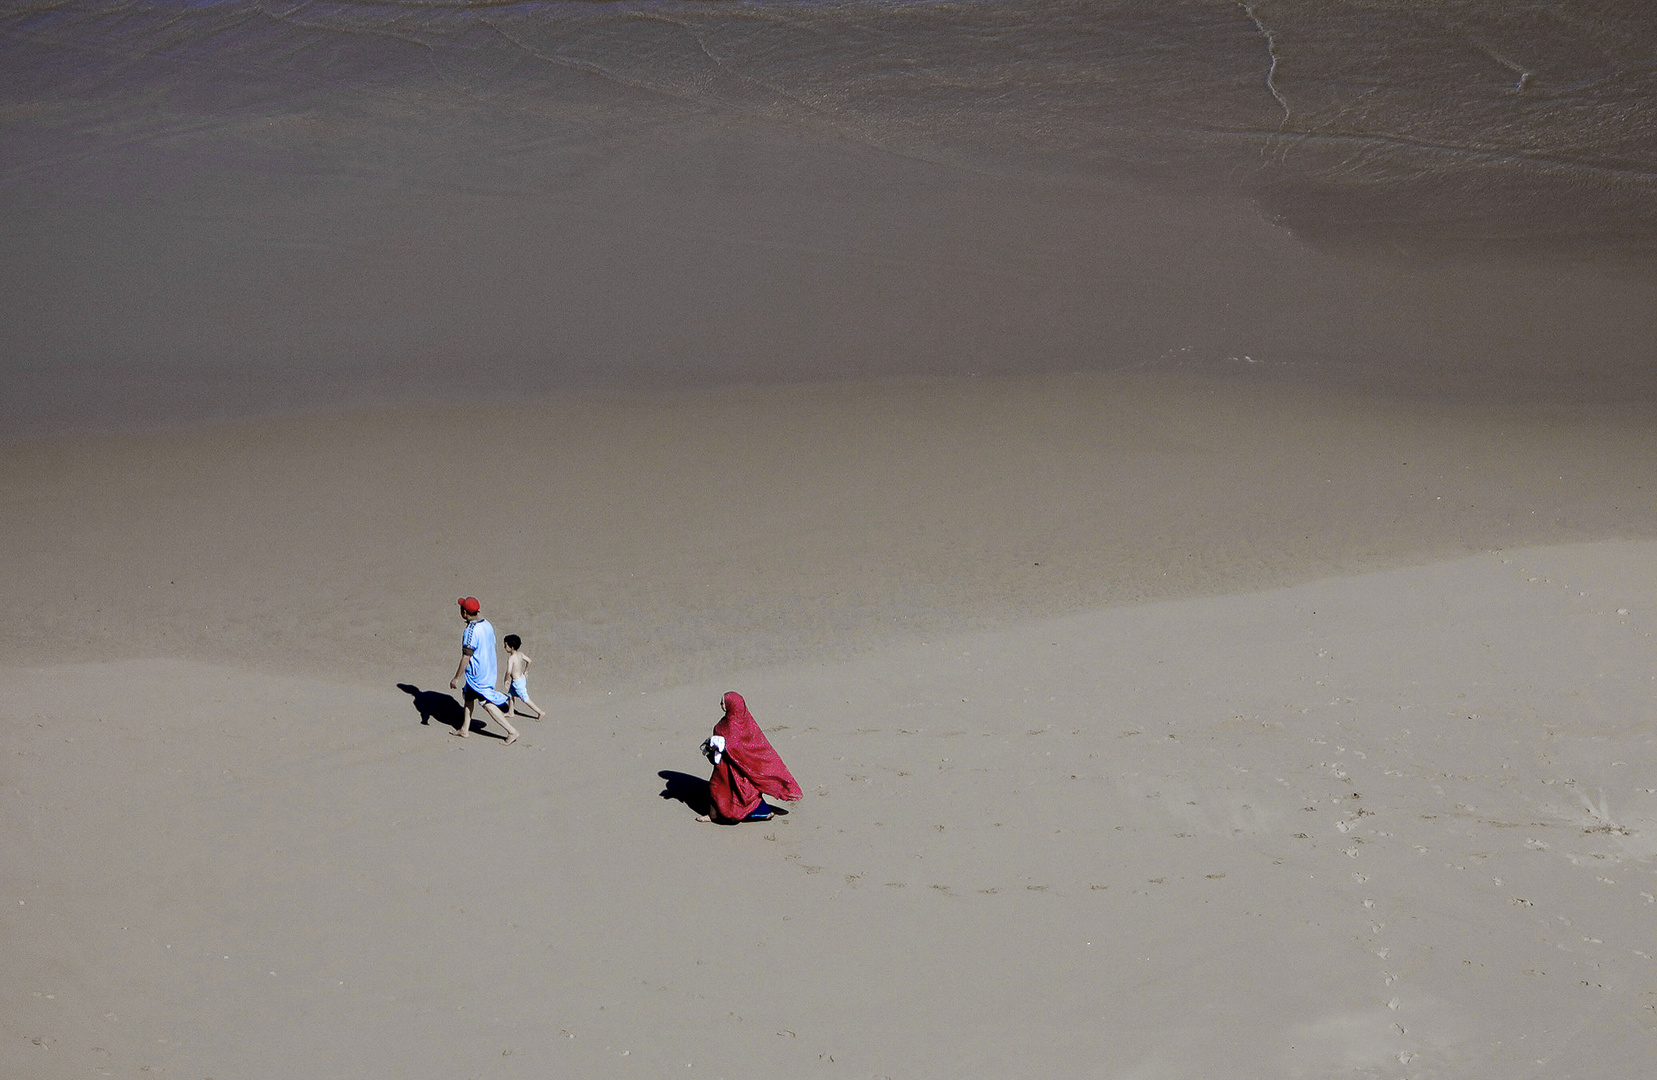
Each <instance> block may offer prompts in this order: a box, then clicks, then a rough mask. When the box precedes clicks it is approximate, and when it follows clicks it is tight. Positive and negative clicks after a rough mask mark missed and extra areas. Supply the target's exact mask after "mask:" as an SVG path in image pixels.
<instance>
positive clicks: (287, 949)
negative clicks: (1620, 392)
mask: <svg viewBox="0 0 1657 1080" xmlns="http://www.w3.org/2000/svg"><path fill="white" fill-rule="evenodd" d="M1654 438H1657V436H1654V434H1653V432H1651V430H1650V429H1649V425H1645V424H1643V423H1642V422H1640V420H1639V418H1638V417H1636V416H1633V415H1629V416H1618V415H1616V414H1615V413H1614V412H1610V411H1607V410H1603V409H1601V410H1592V411H1590V410H1563V409H1554V410H1541V409H1534V408H1518V407H1503V408H1499V409H1498V408H1491V407H1473V406H1468V405H1456V406H1451V405H1444V404H1437V405H1430V404H1425V403H1421V402H1411V401H1406V400H1382V399H1374V398H1368V399H1366V398H1357V397H1349V396H1339V395H1330V394H1319V393H1312V392H1308V391H1304V390H1296V389H1290V388H1285V387H1282V386H1276V385H1272V384H1259V385H1256V384H1248V383H1233V384H1216V383H1213V382H1208V383H1202V382H1191V383H1183V382H1177V381H1169V380H1149V379H1144V380H1135V379H1124V378H1114V379H1111V378H1044V379H1025V380H1006V381H992V380H917V381H913V382H897V383H881V384H862V385H858V384H850V385H840V386H831V387H794V388H768V389H751V390H733V391H727V392H724V393H719V394H712V393H710V394H685V395H674V396H662V397H655V398H650V399H642V398H632V399H623V398H609V399H585V400H577V399H568V400H564V401H559V402H551V403H544V404H539V405H533V406H525V407H523V408H521V409H518V410H515V411H511V412H488V413H482V412H473V413H461V414H451V415H442V414H436V413H423V412H395V413H380V414H372V415H358V416H348V417H339V418H329V419H322V420H282V421H268V422H262V423H258V424H246V425H238V426H231V427H224V428H219V429H213V430H206V431H196V432H187V433H174V434H151V435H141V436H139V435H134V436H111V437H99V438H87V439H82V440H74V441H71V440H62V441H58V442H48V443H40V444H33V445H30V446H18V447H14V448H12V449H10V450H9V451H8V455H7V458H6V461H7V468H6V474H5V497H6V500H7V504H8V507H9V509H10V511H11V512H10V513H8V514H7V516H6V524H5V526H4V529H5V531H6V536H5V541H6V542H5V544H4V545H0V550H3V551H4V552H5V554H4V556H3V557H4V559H5V560H6V576H7V580H8V581H11V582H13V587H14V591H15V594H16V596H17V606H18V612H19V614H20V617H18V618H15V619H14V620H13V621H12V622H11V624H10V625H9V626H8V627H7V629H6V630H5V631H4V636H3V641H4V645H5V649H6V655H7V662H6V664H5V665H4V667H3V668H0V709H3V712H0V716H3V718H4V723H5V726H6V731H7V743H8V747H9V751H8V754H7V757H6V762H7V764H6V765H5V766H4V771H3V772H0V799H3V800H4V804H5V805H6V819H7V821H8V822H9V823H11V825H12V827H11V828H9V829H7V830H5V832H4V838H3V840H0V912H3V916H0V917H3V919H4V923H3V932H0V940H3V941H5V942H6V943H7V944H6V945H5V946H4V950H5V954H4V957H3V959H4V966H5V969H6V970H7V971H8V973H10V977H9V978H8V979H7V980H5V981H6V986H5V987H4V988H0V1017H3V1018H4V1019H0V1033H3V1034H4V1039H3V1040H0V1066H3V1071H5V1072H7V1073H8V1074H15V1075H28V1076H38V1077H47V1078H55V1077H68V1076H83V1075H88V1074H91V1075H101V1074H105V1073H107V1074H109V1075H117V1076H119V1075H133V1076H136V1075H146V1073H145V1072H144V1070H146V1069H147V1070H149V1072H150V1073H154V1072H155V1071H156V1070H164V1072H165V1074H167V1075H186V1076H188V1075H197V1074H199V1075H202V1076H216V1077H224V1076H272V1077H274V1076H291V1075H294V1074H295V1073H302V1074H304V1075H316V1076H323V1075H341V1076H346V1075H365V1074H375V1075H382V1074H383V1075H391V1074H395V1075H401V1076H434V1077H435V1076H452V1075H475V1076H517V1075H526V1076H527V1075H536V1076H541V1075H546V1074H547V1073H548V1072H549V1071H551V1072H555V1073H567V1074H570V1075H577V1074H579V1075H585V1076H632V1075H640V1076H660V1075H663V1074H664V1073H665V1072H666V1071H668V1070H672V1071H673V1072H675V1073H679V1072H683V1073H684V1074H685V1075H699V1076H700V1075H707V1076H713V1077H742V1076H753V1075H758V1074H759V1073H762V1072H778V1073H784V1072H801V1071H812V1070H822V1071H824V1073H825V1075H828V1074H830V1073H832V1072H834V1071H847V1070H850V1072H849V1074H850V1075H858V1076H921V1077H932V1076H936V1077H945V1076H1007V1075H1107V1076H1124V1077H1127V1076H1133V1077H1187V1076H1216V1075H1228V1076H1235V1077H1244V1078H1247V1077H1260V1078H1262V1080H1264V1078H1268V1077H1271V1078H1276V1077H1325V1076H1330V1075H1337V1074H1340V1075H1346V1074H1356V1075H1375V1076H1393V1075H1397V1076H1411V1077H1452V1076H1453V1077H1458V1078H1475V1080H1476V1078H1484V1077H1489V1078H1492V1080H1494V1078H1497V1077H1502V1078H1506V1077H1511V1076H1515V1075H1547V1076H1551V1077H1564V1076H1573V1077H1607V1078H1610V1077H1627V1076H1632V1075H1637V1074H1639V1073H1641V1072H1642V1071H1643V1070H1644V1069H1648V1068H1649V1067H1650V1066H1651V1064H1652V1063H1653V1062H1654V1061H1657V1045H1654V1044H1653V1042H1652V1039H1651V1019H1650V1018H1651V1008H1652V1006H1653V1000H1654V998H1653V995H1654V994H1657V968H1654V964H1657V961H1653V959H1652V955H1653V954H1654V953H1657V950H1654V949H1653V948H1652V945H1651V935H1650V934H1649V932H1648V930H1649V923H1650V918H1651V913H1652V911H1653V907H1652V904H1653V901H1652V899H1651V897H1652V895H1653V894H1654V893H1657V875H1654V874H1653V864H1652V857H1653V855H1654V854H1657V849H1654V847H1653V843H1654V841H1653V838H1654V837H1657V794H1654V793H1653V790H1652V788H1651V787H1650V785H1651V784H1652V783H1653V781H1652V776H1653V775H1657V769H1654V766H1657V750H1654V744H1653V742H1652V738H1651V734H1650V724H1651V720H1652V715H1653V709H1654V701H1657V683H1654V682H1653V673H1654V672H1657V662H1654V661H1657V645H1654V643H1653V637H1652V634H1653V631H1654V630H1657V625H1654V624H1653V622H1652V615H1653V613H1654V612H1657V591H1654V586H1653V582H1654V581H1657V573H1654V571H1657V540H1654V537H1657V527H1654V526H1657V523H1654V522H1653V520H1652V519H1653V516H1654V511H1653V509H1652V502H1653V500H1651V499H1650V497H1649V494H1650V493H1649V491H1648V487H1649V469H1648V465H1649V462H1650V461H1651V460H1653V456H1652V450H1653V445H1652V443H1653V440H1654ZM469 447H470V449H469ZM475 463H477V464H481V465H482V467H483V468H484V470H485V473H484V475H485V478H486V482H485V484H483V485H482V486H477V485H474V486H472V487H470V488H468V478H469V476H470V475H471V472H470V470H471V467H472V466H473V465H474V464H475ZM462 593H475V594H477V595H479V596H480V597H481V598H482V599H483V601H484V605H485V613H486V614H488V615H490V616H491V617H492V619H493V620H494V622H495V625H496V627H497V630H498V631H499V632H501V633H508V632H517V633H519V634H521V635H522V636H523V637H524V639H525V646H526V651H528V652H529V654H530V655H532V656H533V657H535V659H536V661H537V663H536V666H535V667H534V668H533V670H532V678H531V691H532V693H533V695H534V696H535V698H536V700H537V701H538V702H539V703H540V704H541V705H542V706H543V707H544V708H546V709H547V710H548V712H549V714H550V715H549V719H548V720H546V721H545V722H542V723H539V724H538V723H536V722H534V721H531V720H528V719H527V718H526V719H521V720H518V721H515V722H516V723H517V724H518V726H519V727H520V729H521V730H523V731H524V738H523V740H522V741H521V742H520V743H519V744H518V745H516V746H513V747H511V748H506V747H503V746H502V745H501V744H500V742H499V740H498V739H493V738H489V737H487V735H486V734H485V733H480V735H479V736H478V737H474V738H473V739H472V740H470V741H468V742H465V743H462V742H460V741H459V740H456V739H453V738H450V737H448V735H447V732H448V731H449V730H451V728H450V726H449V725H450V724H451V723H452V721H453V712H454V709H455V704H454V702H453V699H452V698H451V697H449V696H448V691H447V689H446V685H447V680H448V678H449V676H450V675H451V674H452V672H453V670H454V662H455V658H456V649H457V642H458V634H459V623H458V620H457V619H456V617H455V615H454V608H453V603H454V598H455V597H456V596H458V595H461V594H462ZM731 688H735V689H739V690H741V691H742V692H743V693H744V694H745V695H746V696H747V697H748V699H749V702H750V704H751V705H752V707H753V709H754V711H755V715H756V716H757V717H758V719H759V720H760V722H761V723H762V724H763V725H764V726H765V727H766V728H767V730H768V731H769V732H770V734H771V736H772V738H773V741H774V742H775V743H776V745H777V746H778V748H779V750H780V751H781V753H782V754H783V756H784V758H785V760H787V761H788V762H789V764H790V766H791V767H792V768H793V770H794V772H795V774H796V775H797V776H798V777H799V779H800V780H801V783H802V785H803V787H804V788H805V790H806V798H805V800H804V801H803V802H801V803H799V804H797V805H796V806H795V807H793V812H792V813H791V814H789V815H788V816H786V817H781V818H778V819H777V820H775V821H774V822H772V823H769V824H765V825H758V826H742V827H737V828H717V827H713V826H706V825H698V824H696V823H695V822H694V820H693V816H694V811H693V808H691V807H688V806H686V805H685V804H683V803H682V802H680V801H677V800H675V799H673V798H670V797H663V795H664V792H666V793H671V792H677V791H682V790H693V788H694V782H695V779H696V778H697V777H700V776H702V775H705V762H704V761H703V760H702V759H701V758H700V757H699V755H698V754H697V753H696V749H695V748H696V744H697V743H698V742H699V741H700V740H701V739H702V738H703V736H704V735H705V734H706V729H707V728H708V727H709V726H711V724H712V722H713V720H714V719H715V715H716V710H715V700H716V695H717V694H718V693H719V692H720V691H723V690H725V689H731ZM422 713H424V714H425V716H426V719H427V722H424V723H423V722H422ZM664 774H665V775H664Z"/></svg>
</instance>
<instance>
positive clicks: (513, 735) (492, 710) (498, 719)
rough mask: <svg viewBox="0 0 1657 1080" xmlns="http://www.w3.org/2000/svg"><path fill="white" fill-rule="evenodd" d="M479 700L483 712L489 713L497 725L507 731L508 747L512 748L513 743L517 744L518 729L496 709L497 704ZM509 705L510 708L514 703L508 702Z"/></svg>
mask: <svg viewBox="0 0 1657 1080" xmlns="http://www.w3.org/2000/svg"><path fill="white" fill-rule="evenodd" d="M478 700H479V701H481V702H482V703H483V711H484V712H486V713H488V714H489V715H490V716H491V717H492V718H493V719H494V721H495V723H497V724H499V725H500V726H501V727H503V728H505V729H506V745H508V746H511V745H512V744H513V743H515V742H517V741H518V729H517V728H515V727H513V726H512V721H510V720H508V719H507V718H506V714H505V713H503V712H501V711H500V709H498V708H496V707H495V703H494V702H493V701H490V700H489V699H488V698H478ZM507 704H508V705H509V706H510V705H511V704H512V702H511V701H510V700H508V701H507Z"/></svg>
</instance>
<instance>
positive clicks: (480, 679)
mask: <svg viewBox="0 0 1657 1080" xmlns="http://www.w3.org/2000/svg"><path fill="white" fill-rule="evenodd" d="M460 617H461V618H462V619H463V620H465V622H466V630H465V632H464V633H462V634H461V635H460V666H459V667H457V668H455V677H454V678H453V679H451V680H449V689H450V690H460V689H461V682H462V681H463V680H464V682H465V684H466V687H465V690H464V691H463V692H462V696H464V697H465V699H466V715H465V717H464V718H462V720H461V722H460V730H459V731H455V732H451V734H453V735H459V736H460V737H461V738H462V739H467V738H470V737H471V735H472V709H473V707H475V706H476V705H477V704H478V703H479V702H482V703H483V711H484V712H485V713H488V714H489V716H490V717H491V718H492V719H493V720H494V721H495V723H497V724H499V725H500V726H501V727H503V728H505V729H506V744H507V745H508V746H511V745H512V744H513V743H515V742H517V741H518V729H517V728H515V727H513V726H512V723H511V721H509V720H507V718H506V714H505V713H503V712H502V711H501V706H503V705H505V704H506V703H507V701H508V700H510V699H509V698H508V697H507V696H506V695H505V694H503V693H501V692H500V691H499V690H496V689H495V679H496V674H497V669H496V659H495V628H494V627H493V626H490V625H489V620H488V619H485V618H484V617H483V610H482V607H481V606H480V605H479V604H478V598H477V597H475V596H463V597H461V598H460Z"/></svg>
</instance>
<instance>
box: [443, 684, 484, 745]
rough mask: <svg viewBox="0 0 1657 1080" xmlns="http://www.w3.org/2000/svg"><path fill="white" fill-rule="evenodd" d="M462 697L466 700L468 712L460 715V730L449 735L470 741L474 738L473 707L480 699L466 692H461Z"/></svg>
mask: <svg viewBox="0 0 1657 1080" xmlns="http://www.w3.org/2000/svg"><path fill="white" fill-rule="evenodd" d="M460 696H461V697H463V698H465V699H466V710H465V711H464V712H463V713H461V714H460V730H459V731H451V732H449V734H450V735H459V736H460V737H461V738H462V739H470V738H471V737H472V706H473V705H475V704H476V703H477V700H478V699H477V698H475V697H473V696H472V695H471V694H469V693H467V692H466V691H464V690H462V691H461V692H460Z"/></svg>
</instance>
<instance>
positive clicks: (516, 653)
mask: <svg viewBox="0 0 1657 1080" xmlns="http://www.w3.org/2000/svg"><path fill="white" fill-rule="evenodd" d="M501 641H502V642H504V643H505V644H506V679H507V682H509V683H510V684H511V687H512V688H511V689H510V690H508V691H507V692H506V700H507V702H508V703H509V704H510V703H511V701H512V699H513V698H517V699H518V700H519V701H521V702H523V703H524V704H525V705H528V706H529V707H530V709H531V710H533V711H534V713H535V716H534V719H536V720H539V719H541V717H542V716H544V715H546V714H545V713H543V712H541V706H539V705H537V704H535V703H534V702H533V701H531V700H529V665H530V662H531V661H530V659H529V657H527V656H525V655H524V654H523V647H524V641H523V638H520V637H519V636H518V635H517V634H508V635H506V636H505V637H503V638H501Z"/></svg>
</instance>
